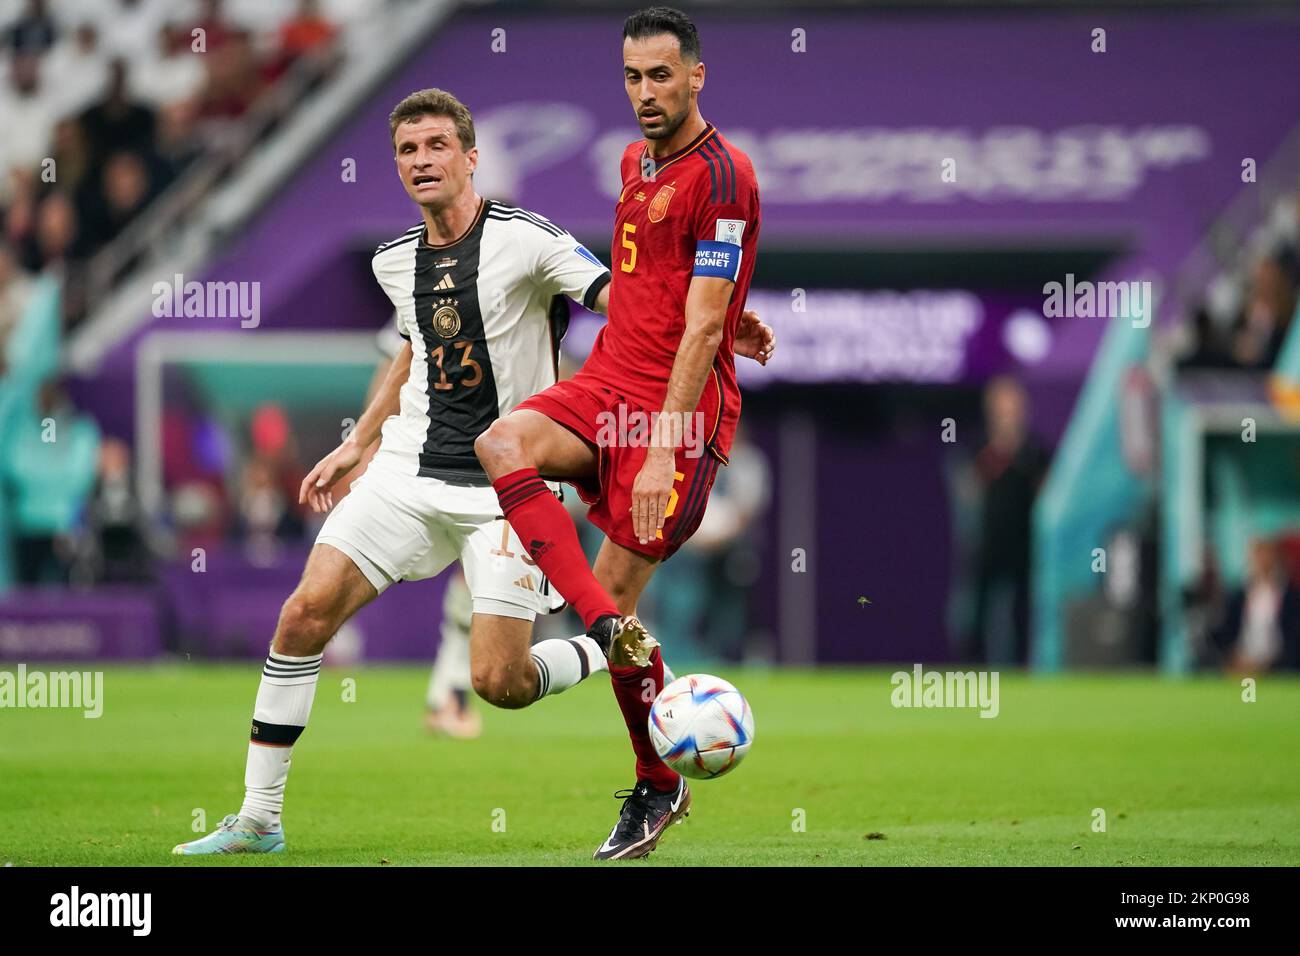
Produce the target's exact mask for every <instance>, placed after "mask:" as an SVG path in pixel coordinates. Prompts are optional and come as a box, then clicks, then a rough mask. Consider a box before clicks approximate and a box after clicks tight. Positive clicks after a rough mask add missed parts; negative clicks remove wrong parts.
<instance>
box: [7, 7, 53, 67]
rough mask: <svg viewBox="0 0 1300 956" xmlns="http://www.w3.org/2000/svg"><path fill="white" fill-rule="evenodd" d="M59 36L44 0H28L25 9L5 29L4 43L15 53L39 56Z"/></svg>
mask: <svg viewBox="0 0 1300 956" xmlns="http://www.w3.org/2000/svg"><path fill="white" fill-rule="evenodd" d="M58 37H59V28H58V25H57V24H56V23H55V22H54V18H53V17H51V16H50V14H49V11H48V10H46V8H45V0H28V2H27V9H26V10H25V11H24V12H23V13H22V14H20V15H19V17H18V19H17V20H15V21H14V23H13V25H12V26H10V27H9V29H8V30H7V31H5V36H4V45H5V47H7V48H8V49H9V50H10V51H11V52H13V53H14V54H15V55H17V54H20V53H31V54H34V55H36V56H40V55H41V54H42V53H44V52H45V51H46V50H48V49H49V48H50V47H52V46H54V41H55V40H57V39H58Z"/></svg>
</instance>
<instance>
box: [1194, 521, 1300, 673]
mask: <svg viewBox="0 0 1300 956" xmlns="http://www.w3.org/2000/svg"><path fill="white" fill-rule="evenodd" d="M1214 643H1215V645H1216V646H1217V647H1218V648H1219V650H1220V652H1221V653H1222V655H1223V664H1224V667H1225V668H1226V669H1227V670H1229V671H1249V672H1257V671H1266V670H1270V669H1286V670H1300V591H1298V590H1297V589H1296V586H1295V583H1294V582H1293V581H1291V579H1290V578H1289V577H1288V575H1287V573H1286V569H1285V566H1284V564H1283V562H1282V559H1281V554H1280V551H1279V548H1278V546H1277V544H1276V543H1275V542H1273V541H1270V540H1268V539H1265V538H1257V539H1255V540H1254V541H1252V542H1251V546H1250V561H1249V567H1248V568H1247V572H1246V580H1245V582H1244V583H1243V586H1242V587H1240V588H1237V589H1236V590H1234V591H1232V592H1231V593H1230V594H1229V595H1228V599H1227V606H1226V609H1225V612H1224V617H1223V621H1222V623H1221V624H1220V625H1219V627H1217V628H1216V629H1215V631H1214Z"/></svg>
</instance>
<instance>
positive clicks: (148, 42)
mask: <svg viewBox="0 0 1300 956" xmlns="http://www.w3.org/2000/svg"><path fill="white" fill-rule="evenodd" d="M80 2H81V3H83V4H84V8H83V10H82V14H83V16H85V17H87V18H90V19H92V20H93V21H94V22H95V24H96V25H97V26H98V27H99V32H100V34H101V36H102V45H103V47H104V49H105V50H107V51H109V52H110V53H111V54H112V55H114V56H120V57H124V58H126V59H128V60H130V61H131V62H132V63H140V62H144V61H145V60H147V59H148V57H149V54H150V50H151V48H152V47H153V44H154V38H155V37H156V36H157V34H158V27H159V26H161V25H162V23H163V22H165V21H166V20H167V19H168V18H169V17H180V16H183V15H185V14H186V13H189V12H191V11H192V10H193V9H194V6H193V4H192V3H190V2H189V0H80ZM186 32H187V33H188V30H187V31H186Z"/></svg>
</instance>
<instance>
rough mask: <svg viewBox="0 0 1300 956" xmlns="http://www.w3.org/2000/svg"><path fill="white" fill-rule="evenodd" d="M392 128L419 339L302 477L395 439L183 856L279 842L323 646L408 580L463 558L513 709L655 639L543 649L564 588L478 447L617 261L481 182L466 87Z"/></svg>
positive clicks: (551, 369)
mask: <svg viewBox="0 0 1300 956" xmlns="http://www.w3.org/2000/svg"><path fill="white" fill-rule="evenodd" d="M389 126H390V132H391V134H392V139H393V149H394V153H395V159H396V163H397V171H398V175H399V177H400V179H401V181H402V185H403V187H404V188H405V189H406V192H407V195H409V196H410V197H411V199H412V200H413V201H414V202H415V203H416V204H417V205H419V206H420V208H421V211H422V213H423V216H422V221H421V223H420V224H419V225H417V226H415V227H413V228H412V229H410V230H408V231H407V232H406V233H405V234H404V235H402V236H400V237H398V238H397V239H395V240H393V241H392V242H389V243H386V244H384V245H382V246H380V247H379V249H378V251H377V252H376V253H375V256H374V260H373V270H374V273H375V277H376V278H377V279H378V280H379V282H380V284H381V285H382V286H383V288H384V291H385V292H386V293H387V294H388V296H389V298H390V299H391V300H392V302H393V305H394V307H395V308H396V310H397V315H398V324H399V332H400V333H401V335H402V337H403V338H404V339H405V340H406V342H405V344H404V346H403V348H402V351H401V352H400V353H399V354H398V356H397V358H396V359H395V360H394V362H393V364H392V368H391V369H390V370H389V373H388V376H387V378H386V379H385V381H384V384H383V386H382V387H381V388H380V389H379V392H378V394H376V395H375V397H374V399H373V400H372V401H371V402H370V404H369V405H368V407H367V408H366V410H365V412H364V413H363V414H362V415H361V417H360V419H359V420H358V421H357V424H356V426H355V427H354V428H353V430H352V432H351V433H350V434H349V436H348V438H347V439H346V440H345V441H344V442H343V443H342V444H341V445H339V447H338V448H336V449H335V450H334V451H333V452H331V453H330V454H329V455H327V456H325V457H324V458H323V459H321V461H320V462H319V463H318V464H317V465H316V467H315V468H313V469H312V471H311V472H310V473H309V474H308V475H307V477H306V478H305V479H304V480H303V484H302V489H301V495H300V497H301V500H303V501H305V502H307V503H308V504H310V505H311V507H312V508H313V509H315V510H316V511H318V512H324V511H329V510H330V509H331V508H333V497H332V494H331V487H332V486H333V485H334V483H335V482H336V481H338V480H339V479H340V478H341V477H342V476H344V475H346V474H347V473H348V472H350V471H352V470H353V469H354V468H355V467H356V466H357V465H358V463H359V462H360V461H361V458H362V453H363V451H364V450H365V449H366V447H367V446H368V445H370V444H371V443H372V442H373V441H374V440H375V438H376V437H379V436H382V437H380V444H379V450H378V451H377V452H376V453H375V456H374V458H373V460H372V461H371V462H370V464H369V467H367V469H366V471H365V473H364V474H363V475H362V476H361V477H360V478H359V479H358V480H357V481H356V482H354V483H353V485H352V487H351V491H350V492H349V494H348V495H347V497H345V498H343V499H342V500H341V501H340V503H339V507H338V508H337V509H334V510H333V511H332V513H331V514H330V516H329V518H328V519H327V520H326V521H325V524H324V526H323V527H322V528H321V531H320V534H319V536H318V537H317V539H316V544H315V546H314V547H313V549H312V552H311V554H310V556H309V557H308V559H307V566H306V568H305V569H304V571H303V575H302V580H301V581H300V582H299V584H298V587H297V588H296V589H295V590H294V592H293V594H291V595H290V596H289V599H288V600H287V601H286V602H285V604H284V607H283V608H282V610H281V612H280V619H279V622H278V623H277V625H276V629H275V635H274V638H273V640H272V642H271V649H270V654H269V656H268V657H267V660H266V664H265V666H264V668H263V671H262V682H261V686H260V687H259V689H258V692H257V699H256V704H255V706H254V711H253V724H252V735H251V738H250V742H249V747H248V762H247V769H246V772H245V776H244V784H245V797H244V803H243V806H242V808H241V809H240V811H239V813H238V814H231V815H229V816H227V817H226V818H225V819H223V820H222V822H221V824H220V826H219V827H218V828H217V829H216V830H214V831H213V832H212V833H210V834H208V835H207V836H205V837H202V838H200V839H198V840H195V841H193V842H190V843H183V844H180V845H179V846H177V847H175V848H174V850H173V852H174V853H177V854H180V855H190V854H208V853H240V852H253V853H275V852H280V851H282V850H283V849H284V845H285V843H284V831H283V828H282V826H281V823H280V813H281V809H282V806H283V801H284V789H285V782H286V780H287V779H288V773H289V764H290V758H291V756H292V753H293V746H294V744H295V742H296V741H297V740H298V737H299V736H300V735H301V733H302V731H303V730H304V729H305V727H306V725H307V718H308V716H309V715H310V713H311V706H312V701H313V698H314V697H315V693H316V681H317V676H318V673H319V671H320V666H321V656H322V653H323V651H324V648H325V645H326V644H327V643H328V642H329V640H330V638H331V637H333V635H334V634H335V633H336V632H337V631H338V629H339V627H340V626H341V625H342V624H343V623H344V622H345V621H347V620H348V619H349V618H350V617H351V616H352V615H353V614H355V613H356V612H357V611H358V610H359V609H360V608H361V607H363V606H364V605H366V604H367V603H369V602H370V601H371V600H373V599H374V598H375V597H376V596H377V595H378V594H380V593H381V592H383V591H384V589H385V588H387V587H388V586H389V585H390V584H391V583H392V582H394V581H398V580H403V579H407V580H410V579H416V578H424V577H430V576H432V575H435V574H437V573H439V572H440V571H442V570H443V569H444V568H446V567H447V566H448V565H449V564H451V563H452V562H453V561H456V560H457V559H459V560H460V562H461V565H462V567H463V569H464V572H465V577H466V579H467V581H468V583H469V587H470V591H471V593H472V595H473V618H472V624H471V669H472V681H473V685H474V689H475V691H476V692H477V693H478V694H479V696H481V697H483V698H484V699H485V700H487V701H489V702H490V703H492V704H495V705H497V706H500V707H507V708H518V707H525V706H527V705H529V704H531V703H533V702H534V701H536V700H538V699H540V698H542V697H545V696H547V695H548V694H556V693H559V692H560V691H562V690H565V689H567V688H569V687H572V686H573V685H574V684H576V683H578V682H579V681H580V680H582V679H584V678H585V677H587V676H588V675H589V674H590V673H591V672H593V671H596V670H603V669H605V668H606V666H607V663H608V660H610V659H612V660H614V661H616V662H620V663H622V662H629V661H633V660H637V659H639V658H643V657H644V656H645V655H647V654H648V653H649V650H648V648H647V647H646V646H645V644H644V640H645V638H646V636H647V635H646V633H645V630H644V628H643V627H642V626H641V625H640V623H639V622H638V621H637V620H636V619H635V618H634V617H624V618H620V619H618V620H615V621H613V622H610V623H609V624H608V626H606V627H604V628H603V629H593V630H594V631H595V633H588V634H585V635H579V636H577V637H574V638H571V639H567V640H566V639H553V640H548V641H542V642H540V643H538V644H536V645H533V646H531V648H530V641H531V634H532V624H533V619H534V617H535V616H536V614H537V613H538V612H539V611H547V610H550V609H552V607H553V606H554V605H555V604H557V603H559V602H560V601H561V600H562V599H560V598H558V596H556V595H555V594H554V591H553V589H552V588H550V587H549V584H548V582H547V581H546V579H545V578H544V577H543V576H542V574H541V573H540V572H539V571H538V569H537V567H536V565H535V564H534V563H533V561H532V560H531V559H530V558H529V557H528V552H527V551H526V550H525V549H524V548H523V547H522V545H521V544H520V542H519V539H518V538H517V537H516V536H515V534H514V532H513V531H512V530H511V528H510V525H509V523H508V522H507V521H506V520H505V519H504V517H503V516H502V514H501V508H500V505H499V504H498V501H497V495H496V492H495V491H494V490H493V489H492V486H491V483H490V482H489V481H488V479H487V477H486V475H485V474H484V472H483V470H482V468H481V466H480V465H479V463H478V459H477V458H476V456H475V453H474V440H475V439H476V438H477V437H478V436H479V435H480V434H481V433H482V432H483V431H484V430H485V429H486V428H487V427H488V426H489V425H490V424H491V423H492V422H493V421H495V420H496V419H497V418H498V417H499V416H500V415H502V414H504V413H505V412H508V411H509V410H510V409H512V408H513V407H514V406H515V405H517V404H518V403H519V402H521V401H523V400H524V399H525V398H527V397H528V396H530V395H532V394H534V393H535V392H538V391H540V390H542V389H543V388H546V387H547V386H549V385H551V384H553V383H554V382H555V380H556V369H557V365H558V348H559V343H560V338H561V337H562V335H563V334H564V325H565V320H566V319H567V315H568V312H567V306H566V305H565V303H564V302H563V301H562V300H561V298H560V297H561V296H568V297H569V298H572V299H575V300H577V301H580V302H582V303H583V304H584V305H586V306H587V307H588V308H592V309H595V310H596V311H599V312H601V313H604V312H605V311H606V310H607V303H608V286H609V280H610V275H609V272H608V270H607V269H606V268H605V267H604V266H603V265H601V263H600V261H599V260H598V259H596V257H595V256H593V255H591V253H590V252H588V251H587V250H586V249H584V248H583V247H582V246H581V245H579V244H578V242H577V241H575V240H574V238H573V237H572V236H570V235H569V234H568V233H567V232H565V231H564V230H563V229H560V228H559V227H558V226H555V225H553V224H552V223H551V222H549V221H548V220H546V219H544V218H542V217H540V216H537V215H534V214H533V213H530V212H527V211H525V210H523V209H518V208H516V207H513V206H504V205H501V204H499V203H496V202H493V201H491V200H484V199H483V198H482V197H480V196H479V195H478V194H477V193H476V192H475V190H474V186H473V181H472V174H473V172H474V168H475V166H476V164H477V162H478V150H477V149H476V148H475V145H474V125H473V120H472V119H471V117H470V113H469V110H467V109H466V108H465V106H464V105H463V104H461V103H460V102H459V101H458V100H457V99H456V98H455V97H454V96H452V95H450V94H449V93H446V92H444V91H442V90H436V89H430V90H422V91H419V92H417V93H413V94H411V95H410V96H408V97H407V98H406V99H404V100H403V101H402V102H401V103H399V104H398V105H397V107H396V108H395V109H394V110H393V112H392V114H391V116H390V118H389ZM752 321H753V323H754V324H756V325H758V324H759V323H758V322H757V317H756V316H755V317H753V320H752Z"/></svg>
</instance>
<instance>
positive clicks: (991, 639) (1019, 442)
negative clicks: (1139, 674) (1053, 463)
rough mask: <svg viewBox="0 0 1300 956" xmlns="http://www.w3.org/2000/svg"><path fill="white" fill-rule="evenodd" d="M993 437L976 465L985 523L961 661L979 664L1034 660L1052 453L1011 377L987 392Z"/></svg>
mask: <svg viewBox="0 0 1300 956" xmlns="http://www.w3.org/2000/svg"><path fill="white" fill-rule="evenodd" d="M984 418H985V427H986V430H987V439H986V441H985V444H984V446H983V448H981V449H980V451H979V453H978V455H976V457H975V460H974V462H973V463H971V465H970V466H969V467H970V471H971V474H970V480H969V482H968V485H969V486H970V488H971V491H972V493H973V495H974V497H975V500H976V508H977V512H978V519H977V522H976V528H975V534H976V541H975V545H974V549H973V551H972V565H973V567H972V568H971V575H970V576H971V580H972V586H973V595H972V596H973V607H972V608H971V620H970V622H969V625H968V627H967V628H966V629H965V633H964V634H963V635H961V636H960V640H961V643H962V645H963V646H962V648H961V651H962V656H963V657H964V658H965V659H967V660H971V661H977V662H984V661H988V662H993V663H997V662H1002V661H1008V662H1018V663H1023V662H1025V661H1026V660H1027V659H1028V651H1029V627H1030V622H1029V594H1030V517H1031V514H1032V512H1033V506H1034V499H1035V498H1036V497H1037V495H1038V490H1039V487H1040V486H1041V484H1042V482H1043V478H1044V477H1045V475H1046V474H1047V466H1048V453H1047V451H1046V450H1045V449H1044V447H1043V446H1042V445H1041V444H1040V443H1039V442H1038V441H1037V440H1036V439H1035V438H1034V437H1033V435H1031V434H1030V432H1029V421H1028V399H1027V396H1026V394H1025V390H1024V388H1023V387H1022V386H1021V385H1020V383H1019V382H1017V381H1016V380H1014V379H1012V378H1008V377H1001V378H996V379H994V380H993V381H991V382H990V383H989V384H988V386H987V388H986V389H985V392H984Z"/></svg>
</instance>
